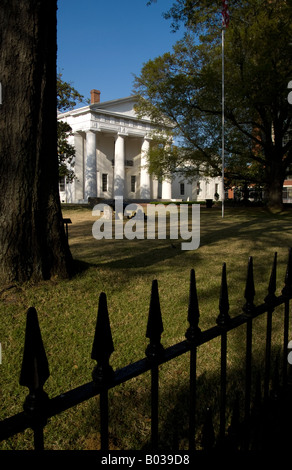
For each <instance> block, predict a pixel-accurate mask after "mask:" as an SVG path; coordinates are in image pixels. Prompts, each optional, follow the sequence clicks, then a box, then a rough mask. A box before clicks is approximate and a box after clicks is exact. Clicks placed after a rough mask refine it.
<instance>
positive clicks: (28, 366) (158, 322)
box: [0, 249, 292, 451]
mask: <svg viewBox="0 0 292 470" xmlns="http://www.w3.org/2000/svg"><path fill="white" fill-rule="evenodd" d="M276 270H277V253H275V256H274V260H273V265H272V271H271V275H270V281H269V285H268V291H267V296H266V297H265V299H264V302H263V303H262V304H260V305H255V304H254V297H255V285H254V276H253V258H252V257H249V260H248V269H247V277H246V286H245V294H244V297H245V301H244V305H243V309H242V312H241V313H240V314H238V315H237V316H235V317H233V318H231V317H230V315H229V299H228V285H227V277H226V264H225V263H224V264H223V267H222V279H221V291H220V298H219V315H218V317H217V319H216V325H215V326H213V327H212V328H209V329H207V330H205V331H201V329H200V327H199V318H200V312H199V303H198V296H197V289H196V278H195V271H194V270H193V269H192V270H191V273H190V290H189V305H188V317H187V319H188V323H189V328H188V329H187V331H186V334H185V337H186V339H185V340H183V341H181V342H179V343H177V344H175V345H173V346H170V347H168V348H164V347H163V345H162V343H161V335H162V332H163V322H162V315H161V311H160V300H159V291H158V283H157V280H154V281H153V282H152V291H151V299H150V307H149V316H148V323H147V331H146V337H147V338H148V339H149V344H148V346H147V348H146V351H145V357H144V358H142V359H141V360H139V361H137V362H135V363H132V364H129V365H127V366H126V367H124V368H122V369H118V370H115V371H114V370H113V369H112V367H111V365H110V356H111V354H112V352H113V351H114V344H113V339H112V335H111V328H110V322H109V316H108V308H107V298H106V294H105V293H101V294H100V297H99V306H98V315H97V322H96V329H95V335H94V341H93V345H92V352H91V358H92V359H94V360H96V361H97V365H96V367H95V368H94V370H93V372H92V381H91V382H88V383H85V384H84V385H81V386H79V387H77V388H75V389H72V390H70V391H67V392H65V393H62V394H60V395H59V396H56V397H54V398H49V397H48V395H47V394H46V392H45V391H44V385H45V382H46V380H47V379H48V377H49V375H50V373H49V366H48V361H47V357H46V353H45V349H44V346H43V342H42V337H41V332H40V328H39V323H38V317H37V312H36V310H35V309H34V308H30V309H29V310H28V312H27V321H26V332H25V344H24V353H23V359H22V367H21V373H20V380H19V383H20V385H21V386H25V387H28V389H29V394H28V395H27V397H26V400H25V402H24V405H23V411H22V412H20V413H18V414H16V415H14V416H11V417H9V418H6V419H4V420H3V421H1V422H0V440H1V441H2V440H5V439H8V438H9V437H11V436H13V435H15V434H17V433H21V432H23V431H24V430H26V429H27V428H31V429H32V430H33V432H34V448H35V449H36V450H43V449H44V447H45V446H44V433H43V431H44V428H45V426H46V424H47V422H48V420H49V419H50V418H51V417H53V416H55V415H58V414H59V413H61V412H63V411H65V410H68V409H69V408H72V407H74V406H76V405H78V404H80V403H82V402H85V401H86V400H88V399H90V398H92V397H94V396H97V395H99V396H100V436H101V450H104V451H106V450H108V448H109V431H108V430H109V401H108V392H109V390H110V389H112V388H113V387H116V386H117V385H119V384H122V383H124V382H127V381H129V380H130V379H132V378H134V377H137V376H140V375H141V374H143V373H145V372H146V371H151V390H150V394H151V436H150V442H151V448H152V449H153V450H155V449H157V448H158V447H159V432H158V430H159V413H158V411H159V399H158V393H159V380H158V379H159V367H160V365H161V364H164V363H166V362H168V361H171V360H172V359H174V358H176V357H178V356H181V355H183V354H185V353H190V354H189V358H190V359H189V360H190V365H189V412H188V416H189V438H188V440H189V449H190V450H195V449H196V448H197V443H196V416H197V406H198V404H197V386H198V384H197V353H198V350H199V347H200V346H201V345H203V344H206V343H208V342H209V341H211V340H213V339H214V338H221V357H220V362H221V368H220V425H219V430H218V433H217V436H216V432H215V430H214V426H213V423H212V416H211V413H210V410H207V413H206V422H205V424H204V426H203V431H202V440H201V443H200V447H202V448H203V449H204V450H207V451H208V450H211V449H213V448H214V447H216V446H222V445H223V446H226V445H227V446H229V448H234V449H238V448H239V447H240V448H245V449H249V448H250V432H251V429H252V420H253V419H254V416H255V413H252V410H251V403H252V398H251V384H252V335H253V321H254V319H255V318H256V317H259V316H260V315H263V314H265V313H266V314H267V323H266V341H265V345H264V347H265V370H264V381H263V390H264V393H263V395H264V396H263V400H262V402H263V403H264V404H266V403H267V402H268V400H269V396H270V389H269V387H270V385H269V384H270V379H271V373H272V372H271V338H272V316H273V312H274V310H275V309H276V308H277V307H279V306H280V305H283V306H284V322H283V350H282V367H281V368H279V369H278V368H276V373H277V372H278V370H280V369H281V377H278V379H277V380H276V385H275V389H274V390H276V388H277V390H278V392H277V393H279V390H282V391H285V390H287V386H288V382H289V381H288V366H289V364H288V361H287V354H288V343H289V308H290V299H291V298H292V250H291V249H290V250H289V256H288V262H287V268H286V275H285V281H284V287H283V289H282V291H281V295H279V296H276ZM241 325H245V326H246V337H245V345H246V351H245V384H244V390H245V391H244V417H243V419H241V420H240V419H239V410H238V401H237V400H236V402H235V404H234V410H233V416H232V420H231V425H229V426H228V428H227V425H226V387H227V340H228V333H229V332H230V331H231V330H234V329H236V328H238V327H239V326H241ZM260 388H261V386H258V390H259V389H260ZM259 397H260V394H257V397H256V399H257V400H258V402H257V403H255V407H254V408H253V409H254V410H258V411H259V410H260V408H261V407H260V406H259V403H260V401H259ZM264 410H266V409H264ZM258 414H260V413H258ZM226 428H227V429H226Z"/></svg>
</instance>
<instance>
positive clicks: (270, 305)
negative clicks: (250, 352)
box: [264, 253, 277, 403]
mask: <svg viewBox="0 0 292 470" xmlns="http://www.w3.org/2000/svg"><path fill="white" fill-rule="evenodd" d="M276 270H277V253H275V255H274V262H273V267H272V272H271V276H270V282H269V287H268V295H267V296H266V297H265V303H266V304H267V327H266V357H265V378H264V401H265V403H266V402H267V401H268V398H269V388H270V378H271V377H270V376H271V341H272V314H273V311H274V302H275V299H276V296H275V292H276Z"/></svg>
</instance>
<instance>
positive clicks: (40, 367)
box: [19, 307, 50, 390]
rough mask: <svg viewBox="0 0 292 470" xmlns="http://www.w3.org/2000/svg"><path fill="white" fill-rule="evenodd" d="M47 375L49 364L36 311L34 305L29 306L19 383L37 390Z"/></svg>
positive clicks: (42, 384)
mask: <svg viewBox="0 0 292 470" xmlns="http://www.w3.org/2000/svg"><path fill="white" fill-rule="evenodd" d="M49 376H50V371H49V365H48V360H47V356H46V352H45V348H44V345H43V340H42V336H41V331H40V327H39V322H38V316H37V312H36V310H35V308H34V307H30V308H29V309H28V311H27V318H26V331H25V343H24V352H23V361H22V367H21V372H20V379H19V383H20V385H23V386H25V387H28V388H29V389H30V390H37V389H40V388H42V387H43V386H44V384H45V382H46V380H47V379H48V378H49Z"/></svg>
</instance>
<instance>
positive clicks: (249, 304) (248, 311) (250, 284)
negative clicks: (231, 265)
mask: <svg viewBox="0 0 292 470" xmlns="http://www.w3.org/2000/svg"><path fill="white" fill-rule="evenodd" d="M254 296H255V288H254V279H253V258H252V256H250V257H249V260H248V268H247V278H246V286H245V293H244V297H245V299H246V303H245V305H244V307H243V311H244V313H245V315H246V317H247V322H246V359H245V360H246V366H245V406H244V421H245V442H244V447H245V449H247V448H248V445H249V434H250V433H249V426H250V402H251V364H252V320H253V312H254V303H253V301H254Z"/></svg>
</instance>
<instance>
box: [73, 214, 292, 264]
mask: <svg viewBox="0 0 292 470" xmlns="http://www.w3.org/2000/svg"><path fill="white" fill-rule="evenodd" d="M291 214H292V213H291V212H285V213H284V214H281V215H279V216H277V215H273V214H270V213H268V212H267V211H265V210H263V209H258V210H255V209H252V210H249V211H248V210H242V209H238V210H235V209H232V214H231V215H227V216H226V218H225V219H223V220H221V218H220V214H219V212H218V211H216V212H215V211H213V212H209V213H208V212H206V211H205V212H204V211H202V214H201V240H200V246H199V248H198V249H197V250H195V251H194V255H195V256H196V258H197V256H200V248H203V247H206V246H212V245H213V244H218V243H219V244H220V242H222V241H224V242H226V245H225V246H226V247H228V240H230V241H232V240H239V239H240V240H242V242H243V243H244V242H245V241H248V240H249V241H252V243H253V246H254V248H255V249H256V248H257V247H258V246H263V245H264V244H268V246H273V245H281V244H283V236H287V234H289V232H291ZM241 218H242V219H245V220H240V219H241ZM246 219H248V220H246ZM91 228H92V223H91V222H90V221H88V220H86V221H83V222H79V223H77V224H76V225H75V226H74V228H73V227H72V230H71V232H70V236H69V244H70V242H71V245H72V246H71V251H72V253H73V256H74V258H75V260H76V268H77V273H80V272H84V271H86V269H88V268H89V267H92V266H94V267H99V266H101V265H102V266H103V267H106V268H108V269H124V268H143V267H149V266H153V265H156V264H158V263H160V262H163V261H166V260H170V259H171V260H173V259H174V258H180V257H182V256H183V255H184V254H185V253H187V252H185V251H183V250H182V249H181V241H182V240H180V239H178V240H171V239H168V240H158V239H155V240H147V239H144V240H137V239H134V240H128V239H123V240H115V239H112V240H105V239H102V240H95V239H94V238H93V236H92V233H91ZM79 260H82V261H79Z"/></svg>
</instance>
